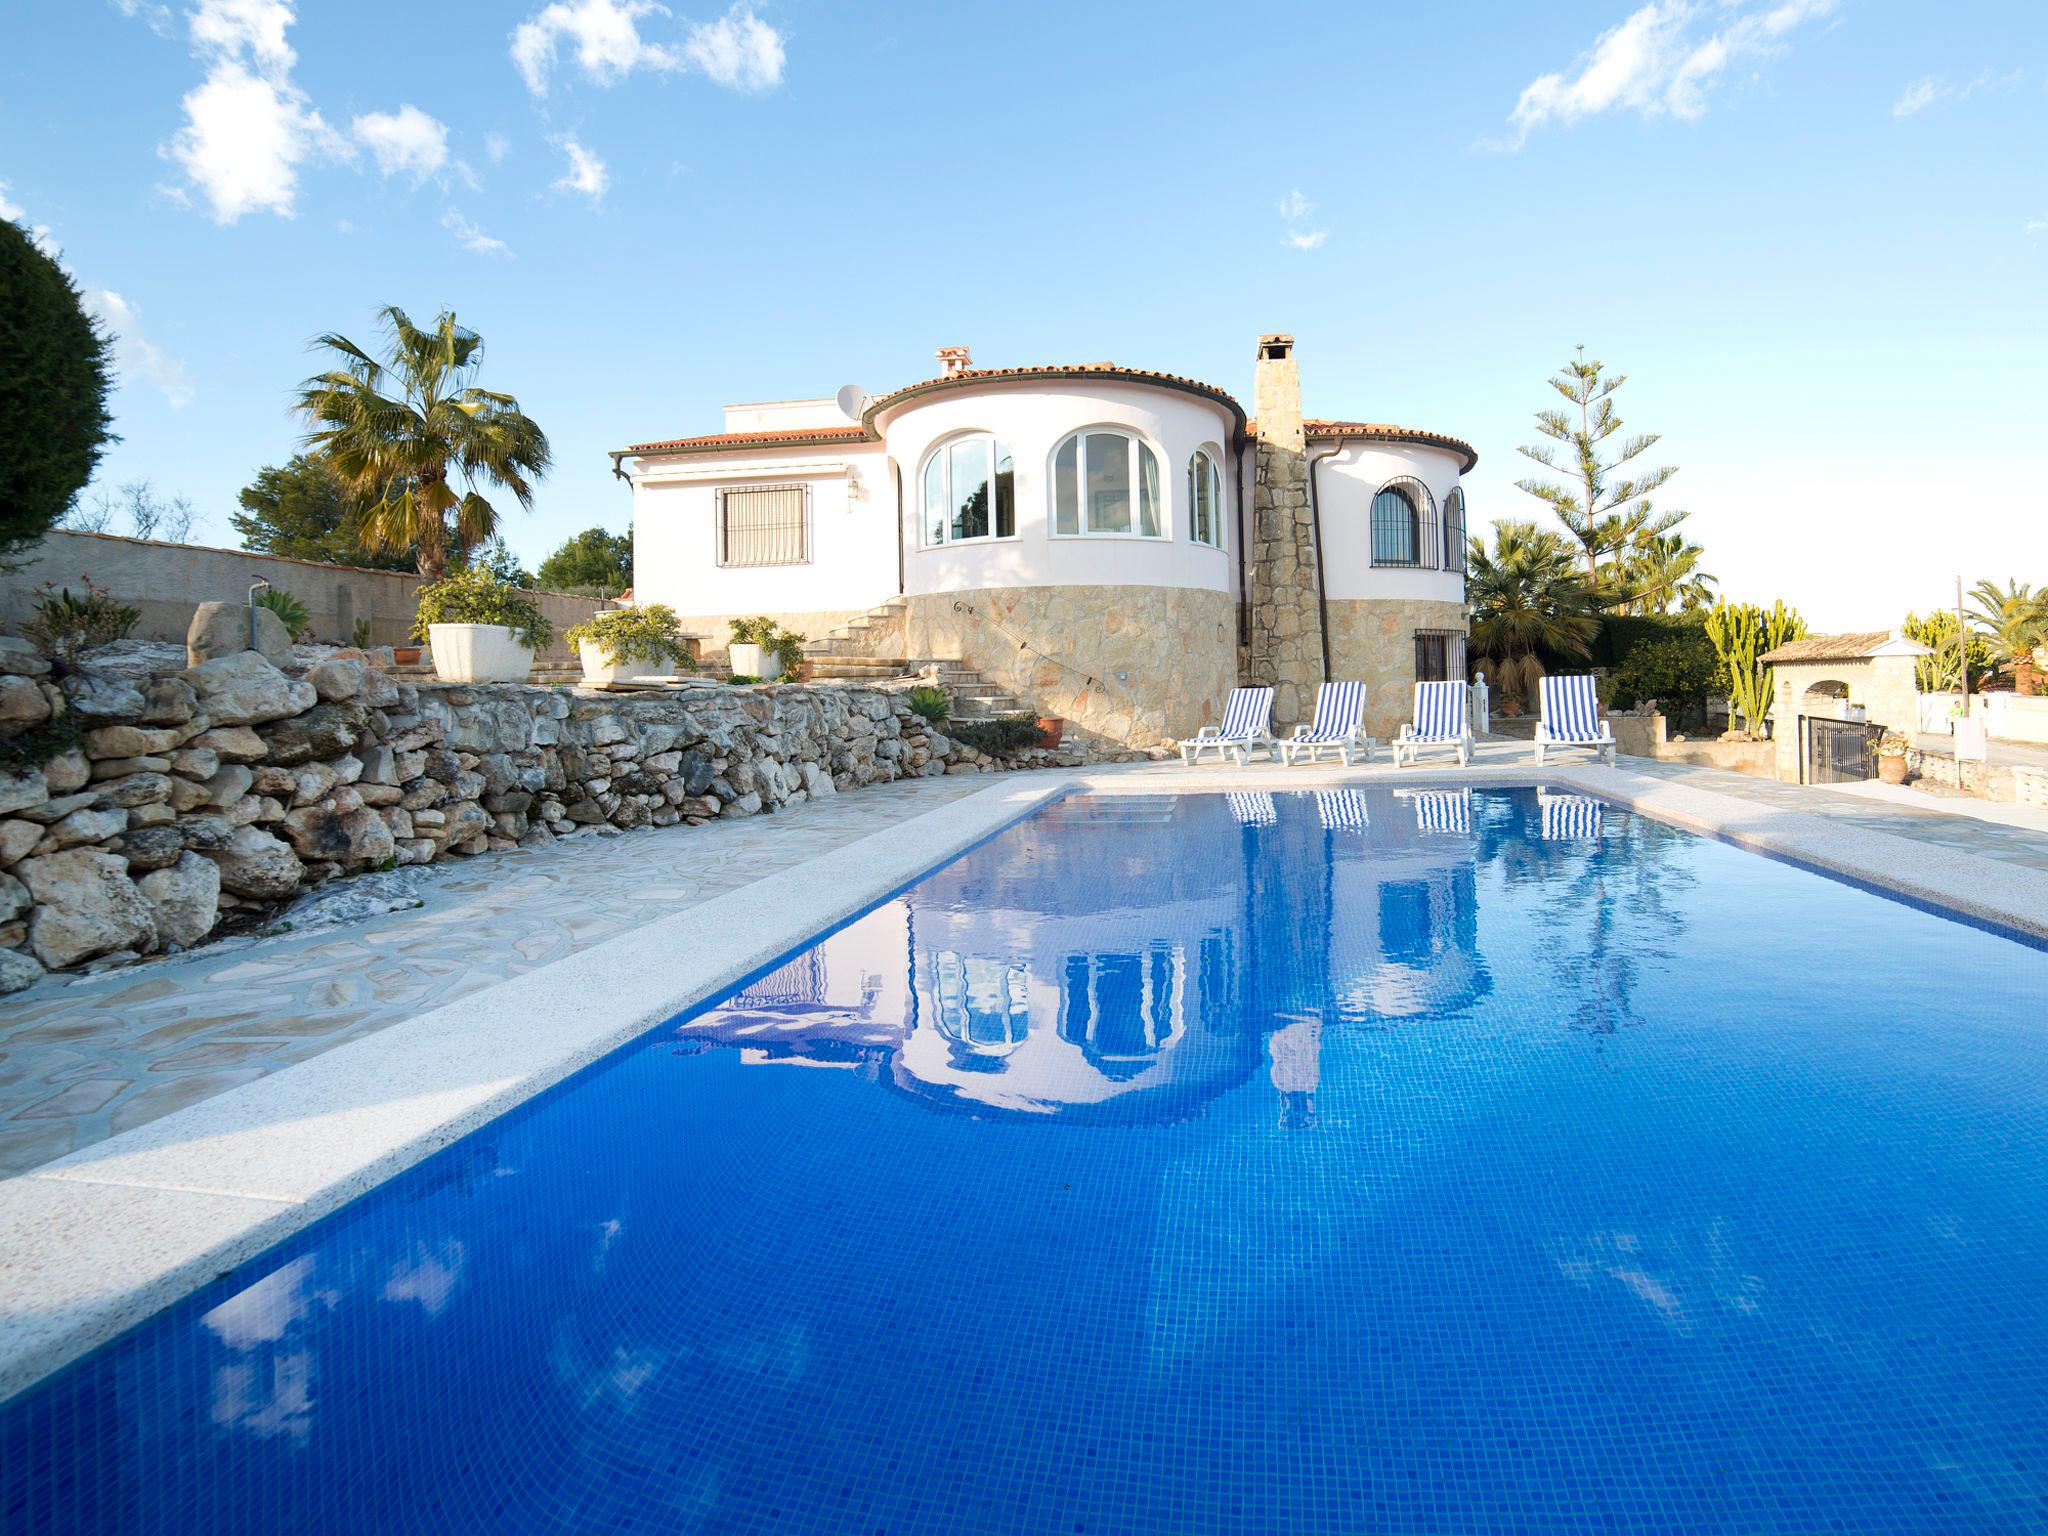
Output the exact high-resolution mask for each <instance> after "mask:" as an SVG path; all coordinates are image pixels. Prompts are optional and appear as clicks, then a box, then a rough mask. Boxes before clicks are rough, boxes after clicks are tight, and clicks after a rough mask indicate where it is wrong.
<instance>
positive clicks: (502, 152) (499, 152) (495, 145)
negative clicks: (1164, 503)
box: [484, 133, 512, 165]
mask: <svg viewBox="0 0 2048 1536" xmlns="http://www.w3.org/2000/svg"><path fill="white" fill-rule="evenodd" d="M484 153H485V154H487V155H489V156H490V157H491V164H493V165H502V164H503V163H504V160H505V157H506V156H507V155H509V154H511V153H512V141H511V140H510V139H508V138H506V137H505V135H503V134H502V133H494V134H491V135H489V136H488V137H487V138H486V139H485V140H484Z"/></svg>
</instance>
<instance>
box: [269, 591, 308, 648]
mask: <svg viewBox="0 0 2048 1536" xmlns="http://www.w3.org/2000/svg"><path fill="white" fill-rule="evenodd" d="M256 606H257V607H258V608H268V609H269V610H270V611H271V612H272V613H274V614H276V615H277V616H278V618H280V619H282V620H283V621H284V627H285V628H286V630H288V631H289V632H290V634H291V637H292V638H293V639H294V640H299V639H303V638H304V637H305V635H306V634H307V633H308V632H310V631H311V629H312V628H313V616H312V615H311V614H310V613H308V612H306V605H305V604H304V603H302V602H300V601H299V600H298V599H297V598H296V597H293V596H292V595H291V593H289V592H287V591H285V589H284V588H283V587H265V588H264V589H263V590H262V591H261V592H258V593H257V594H256Z"/></svg>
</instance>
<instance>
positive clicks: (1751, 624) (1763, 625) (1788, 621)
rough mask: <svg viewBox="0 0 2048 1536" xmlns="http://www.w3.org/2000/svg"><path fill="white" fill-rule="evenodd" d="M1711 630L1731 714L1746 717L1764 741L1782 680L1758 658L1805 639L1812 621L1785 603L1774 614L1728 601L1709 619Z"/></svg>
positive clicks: (1776, 606)
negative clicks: (1779, 680) (1772, 705)
mask: <svg viewBox="0 0 2048 1536" xmlns="http://www.w3.org/2000/svg"><path fill="white" fill-rule="evenodd" d="M1706 624H1707V638H1708V639H1709V640H1711V641H1712V642H1713V644H1714V650H1715V652H1716V653H1717V654H1718V655H1719V656H1720V658H1721V667H1722V670H1723V671H1724V672H1725V673H1726V682H1727V684H1728V713H1729V715H1730V716H1731V717H1732V716H1734V715H1737V714H1740V715H1741V716H1742V723H1743V725H1744V726H1745V727H1746V728H1747V729H1748V731H1749V734H1750V735H1752V736H1754V737H1756V738H1757V739H1758V740H1762V738H1763V731H1764V727H1765V723H1766V722H1767V721H1768V720H1769V719H1770V715H1771V704H1772V701H1773V700H1774V699H1775V698H1776V696H1777V678H1776V675H1775V673H1776V669H1775V668H1772V667H1767V666H1764V665H1762V664H1761V663H1759V662H1758V661H1757V658H1758V657H1759V656H1762V655H1764V654H1766V653H1767V652H1770V651H1774V650H1776V649H1777V648H1778V647H1779V646H1781V645H1783V644H1784V643H1785V642H1786V641H1788V640H1797V639H1798V638H1799V637H1800V636H1802V635H1804V634H1805V633H1806V621H1805V620H1804V619H1802V618H1800V617H1799V614H1798V611H1797V610H1796V609H1792V608H1787V607H1786V606H1785V601H1784V599H1783V598H1780V599H1779V600H1778V601H1777V602H1775V603H1773V604H1772V605H1771V606H1770V607H1769V608H1768V609H1764V608H1759V607H1757V605H1756V604H1754V603H1731V602H1729V601H1728V600H1727V599H1726V598H1723V599H1722V600H1721V601H1720V602H1718V603H1716V604H1715V605H1714V607H1713V609H1712V611H1711V612H1709V613H1708V614H1707V620H1706Z"/></svg>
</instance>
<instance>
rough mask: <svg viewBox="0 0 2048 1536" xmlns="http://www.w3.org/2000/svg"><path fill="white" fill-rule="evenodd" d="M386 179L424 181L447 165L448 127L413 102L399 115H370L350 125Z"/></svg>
mask: <svg viewBox="0 0 2048 1536" xmlns="http://www.w3.org/2000/svg"><path fill="white" fill-rule="evenodd" d="M349 126H350V129H351V130H352V131H353V132H354V134H355V136H356V138H357V139H358V140H359V141H360V142H361V143H362V144H363V145H364V146H365V147H367V148H368V149H369V151H370V154H371V156H372V157H373V158H375V160H376V162H377V169H378V170H379V171H381V172H383V173H384V174H385V175H386V176H399V175H405V176H410V177H412V179H413V181H414V182H416V183H417V182H422V181H425V180H426V179H427V178H428V177H429V176H431V175H433V174H434V173H435V172H436V171H438V170H440V169H441V168H442V167H443V166H445V165H446V164H447V163H448V125H447V124H446V123H443V122H439V121H437V120H436V119H434V118H431V117H429V116H427V114H426V113H424V112H422V111H421V110H420V109H419V108H418V107H415V106H413V105H412V104H411V103H410V102H408V103H406V104H405V105H404V106H402V107H400V108H399V109H398V110H397V111H396V112H369V113H365V114H364V115H363V116H361V117H359V118H357V119H356V120H355V121H354V122H353V123H351V124H350V125H349Z"/></svg>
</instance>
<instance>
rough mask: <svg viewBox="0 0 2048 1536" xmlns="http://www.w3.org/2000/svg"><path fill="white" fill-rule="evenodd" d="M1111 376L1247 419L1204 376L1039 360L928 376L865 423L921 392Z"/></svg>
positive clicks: (893, 395) (873, 408)
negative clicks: (1191, 397)
mask: <svg viewBox="0 0 2048 1536" xmlns="http://www.w3.org/2000/svg"><path fill="white" fill-rule="evenodd" d="M1089 378H1094V379H1109V380H1111V381H1113V382H1116V383H1124V384H1154V385H1158V386H1160V387H1161V388H1164V389H1177V390H1181V391H1183V392H1184V393H1187V394H1191V395H1201V396H1203V397H1204V398H1206V399H1210V400H1214V401H1215V402H1216V403H1217V404H1219V405H1222V406H1226V407H1228V409H1229V411H1230V414H1231V415H1232V416H1234V417H1236V418H1237V419H1238V420H1239V421H1240V422H1241V421H1243V420H1244V407H1243V406H1241V405H1239V404H1238V403H1237V400H1236V397H1234V396H1233V395H1231V394H1229V393H1228V392H1226V391H1224V390H1221V389H1218V388H1217V387H1216V386H1215V385H1214V384H1204V383H1203V382H1202V381H1201V380H1200V379H1191V378H1189V377H1188V376H1187V375H1186V374H1180V373H1154V372H1152V371H1150V370H1149V369H1145V368H1125V367H1122V366H1121V365H1119V364H1116V363H1037V364H1032V365H1031V366H1028V367H1023V368H967V369H963V370H961V371H960V372H958V373H942V374H940V375H939V376H938V377H937V378H935V379H924V380H921V381H919V382H918V383H916V384H906V385H904V386H903V388H901V389H894V390H891V391H890V392H889V393H888V394H886V395H882V396H879V397H878V398H876V399H875V400H872V401H870V402H869V404H868V408H867V410H866V411H865V412H863V413H862V415H861V422H862V424H863V425H867V424H869V423H872V422H873V421H874V419H875V415H876V413H877V412H879V411H882V410H884V409H886V408H887V407H889V406H892V405H899V404H901V403H902V402H903V401H905V400H910V399H914V398H916V397H917V396H919V395H928V394H931V393H934V392H935V391H938V390H945V389H965V388H968V387H969V386H971V385H975V384H990V383H996V384H999V383H1003V382H1005V381H1007V380H1012V379H1089Z"/></svg>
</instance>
